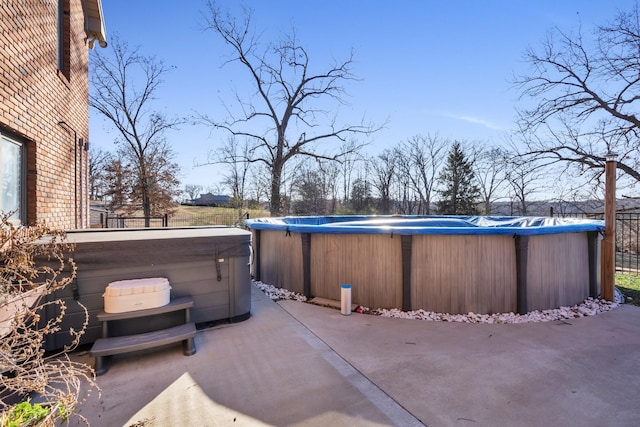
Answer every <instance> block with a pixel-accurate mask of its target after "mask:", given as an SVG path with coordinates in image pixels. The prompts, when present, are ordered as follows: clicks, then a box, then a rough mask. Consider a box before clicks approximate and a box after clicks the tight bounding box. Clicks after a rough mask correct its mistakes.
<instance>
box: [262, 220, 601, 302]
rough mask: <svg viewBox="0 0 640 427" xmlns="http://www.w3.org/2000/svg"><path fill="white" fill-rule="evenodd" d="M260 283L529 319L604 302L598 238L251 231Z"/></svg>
mask: <svg viewBox="0 0 640 427" xmlns="http://www.w3.org/2000/svg"><path fill="white" fill-rule="evenodd" d="M252 232H253V239H252V241H253V245H254V258H255V259H254V264H253V267H252V268H253V274H254V276H255V278H256V279H257V280H261V281H262V282H264V283H267V284H271V285H274V286H278V287H282V288H285V289H288V290H291V291H294V292H297V293H301V294H304V295H306V296H308V297H309V296H314V297H322V298H328V299H332V300H339V299H340V285H341V284H343V283H348V284H350V285H351V289H352V302H353V303H355V304H358V305H362V306H366V307H370V308H401V309H404V310H417V309H424V310H428V311H435V312H444V313H452V314H458V313H468V312H474V313H501V312H521V313H523V312H528V311H532V310H543V309H551V308H557V307H560V306H570V305H574V304H577V303H579V302H581V301H582V300H584V299H585V298H586V297H588V296H590V295H591V296H596V295H597V274H596V269H595V264H596V259H595V255H594V254H595V253H597V242H598V240H597V237H596V236H597V234H596V233H591V232H581V233H563V234H549V235H534V236H518V237H514V236H511V235H435V234H418V235H410V236H400V235H393V234H321V233H294V232H285V231H272V230H253V231H252Z"/></svg>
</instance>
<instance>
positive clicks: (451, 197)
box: [436, 142, 480, 215]
mask: <svg viewBox="0 0 640 427" xmlns="http://www.w3.org/2000/svg"><path fill="white" fill-rule="evenodd" d="M472 166H473V165H472V163H471V162H470V161H469V160H467V158H466V157H465V154H464V151H462V147H461V146H460V143H459V142H455V143H454V144H453V146H452V147H451V151H449V156H448V157H447V163H446V165H445V167H444V169H443V170H442V172H440V177H439V178H438V181H439V182H440V185H441V186H442V189H441V190H440V191H438V193H439V194H440V200H439V201H438V202H437V205H436V212H437V213H439V214H447V215H477V214H478V200H479V198H480V188H479V187H478V185H477V184H476V178H475V175H474V173H473V167H472Z"/></svg>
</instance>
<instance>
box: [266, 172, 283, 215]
mask: <svg viewBox="0 0 640 427" xmlns="http://www.w3.org/2000/svg"><path fill="white" fill-rule="evenodd" d="M281 183H282V165H278V166H276V165H274V166H273V171H272V173H271V208H270V209H269V211H270V213H271V216H281V215H283V212H282V200H281V197H280V185H281Z"/></svg>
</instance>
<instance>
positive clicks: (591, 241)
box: [587, 231, 598, 298]
mask: <svg viewBox="0 0 640 427" xmlns="http://www.w3.org/2000/svg"><path fill="white" fill-rule="evenodd" d="M587 251H588V252H589V296H590V297H591V298H598V266H597V265H596V263H597V262H598V232H597V231H588V232H587Z"/></svg>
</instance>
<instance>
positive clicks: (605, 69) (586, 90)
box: [515, 4, 640, 183]
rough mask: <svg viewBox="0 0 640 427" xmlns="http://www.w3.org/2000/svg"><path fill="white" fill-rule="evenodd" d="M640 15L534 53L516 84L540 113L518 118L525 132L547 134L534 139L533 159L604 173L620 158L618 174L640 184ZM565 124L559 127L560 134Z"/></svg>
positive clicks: (549, 40) (552, 38)
mask: <svg viewBox="0 0 640 427" xmlns="http://www.w3.org/2000/svg"><path fill="white" fill-rule="evenodd" d="M639 46H640V13H639V11H638V5H637V4H636V5H635V6H634V7H633V9H632V10H631V11H629V12H620V13H619V14H618V16H617V17H616V18H615V19H614V20H613V21H612V22H611V23H608V24H605V25H602V26H598V27H596V28H595V31H594V32H593V37H592V38H590V39H587V38H585V37H584V35H583V33H582V30H581V29H579V30H578V32H577V33H576V34H571V33H568V32H564V31H562V30H560V29H559V28H554V29H553V30H552V31H550V32H549V33H548V35H547V37H546V39H545V40H544V41H543V42H542V46H541V48H540V49H539V50H534V49H529V50H528V51H527V52H526V56H525V59H526V60H527V61H528V62H529V64H530V65H531V72H530V74H528V75H525V76H521V77H517V78H516V79H515V83H516V84H517V85H518V86H519V88H520V90H521V96H522V97H523V98H531V99H532V100H533V101H534V102H535V105H534V106H533V108H530V109H524V110H523V111H521V114H520V125H521V128H522V130H523V131H524V132H527V133H528V132H532V133H533V132H536V133H537V134H538V135H540V134H541V132H542V131H544V130H546V131H548V132H547V134H548V135H547V136H546V137H539V138H531V139H529V152H528V153H525V154H527V155H530V156H536V157H538V158H542V159H544V160H545V161H550V162H561V163H566V164H567V167H569V166H576V168H575V170H576V171H577V172H578V173H581V174H584V173H592V172H594V171H595V174H599V173H601V171H602V170H603V169H604V163H605V154H606V153H608V152H614V153H617V154H618V155H619V159H618V160H619V161H618V169H619V170H620V171H621V172H622V174H623V175H624V176H625V177H626V178H628V179H629V180H630V181H631V182H635V183H637V182H638V181H640V138H639V136H640V119H639V118H638V117H637V115H636V111H637V110H638V107H639V105H640V48H639ZM556 124H559V125H560V126H559V127H558V126H556Z"/></svg>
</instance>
